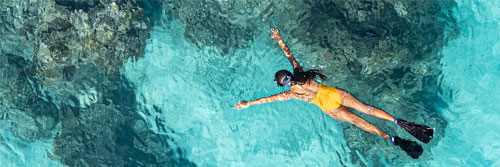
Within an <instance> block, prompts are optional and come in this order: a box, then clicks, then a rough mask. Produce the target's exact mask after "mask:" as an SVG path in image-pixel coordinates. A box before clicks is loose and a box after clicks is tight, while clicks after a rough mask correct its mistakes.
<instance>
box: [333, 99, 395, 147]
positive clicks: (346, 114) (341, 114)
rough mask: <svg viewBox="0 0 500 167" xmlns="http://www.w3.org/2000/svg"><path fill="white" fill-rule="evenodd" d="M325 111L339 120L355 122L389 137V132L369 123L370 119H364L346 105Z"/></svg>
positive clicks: (374, 132)
mask: <svg viewBox="0 0 500 167" xmlns="http://www.w3.org/2000/svg"><path fill="white" fill-rule="evenodd" d="M325 112H326V113H327V114H328V115H330V116H331V117H333V118H335V119H337V120H341V121H346V122H349V123H351V124H354V125H356V126H358V127H360V128H361V129H363V130H365V131H367V132H370V133H373V134H376V135H379V136H381V137H383V138H385V139H389V135H388V134H387V133H385V132H384V131H382V130H380V129H378V128H377V127H376V126H375V125H373V124H371V123H369V122H368V121H366V120H364V119H363V118H361V117H359V116H358V115H356V114H354V113H352V112H351V111H349V110H348V109H347V108H345V107H344V106H340V107H339V108H337V109H332V110H328V111H325Z"/></svg>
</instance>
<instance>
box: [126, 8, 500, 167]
mask: <svg viewBox="0 0 500 167" xmlns="http://www.w3.org/2000/svg"><path fill="white" fill-rule="evenodd" d="M457 5H458V6H457V7H456V8H455V9H454V11H453V14H454V16H455V17H456V19H457V22H458V24H459V26H460V36H459V37H458V38H456V39H454V40H452V41H450V42H449V44H448V45H447V46H445V48H443V50H442V51H441V52H440V54H441V55H442V57H443V58H442V69H443V71H442V76H441V77H442V81H441V87H442V91H441V92H439V93H440V96H441V97H442V98H443V99H445V101H446V103H447V104H446V105H447V106H448V107H446V105H443V104H441V103H436V104H435V105H436V106H435V107H436V108H439V109H440V110H438V112H439V114H441V115H442V116H443V117H444V118H445V119H446V120H447V121H448V122H449V125H448V126H447V128H446V129H445V134H436V135H444V136H442V137H443V138H442V139H441V140H440V141H439V143H438V144H437V146H435V147H432V148H431V150H430V151H431V152H432V155H431V156H432V157H433V158H431V161H428V162H425V163H424V164H427V165H431V166H500V160H498V158H497V157H500V151H499V150H500V149H499V147H500V142H498V140H496V139H498V138H500V136H499V132H498V130H497V127H499V123H498V121H497V120H498V119H499V118H500V113H499V111H498V108H499V106H498V101H499V100H500V95H498V92H500V91H499V90H498V89H499V87H498V86H497V85H496V82H498V81H499V79H500V78H499V77H498V76H499V75H498V74H499V72H500V57H499V54H500V53H499V52H500V41H499V39H500V33H499V30H500V29H499V28H500V26H499V23H500V22H499V19H500V10H499V8H500V4H499V3H498V2H495V1H481V2H476V1H458V2H457ZM171 24H172V25H171V27H172V28H170V29H168V30H167V29H164V28H157V29H155V30H154V31H153V32H152V38H151V40H150V41H148V43H147V44H148V46H147V50H146V54H145V58H144V59H140V60H138V61H129V62H128V63H127V64H126V65H125V67H124V69H123V72H124V73H125V74H126V77H127V78H130V79H131V80H133V82H134V84H136V85H138V90H139V91H138V92H139V93H138V95H137V99H138V101H139V102H140V103H141V104H140V106H141V107H142V111H141V113H142V114H143V116H144V118H145V119H147V120H148V121H147V122H148V126H149V127H150V128H151V129H154V130H155V131H156V132H157V133H166V134H168V135H171V136H174V138H175V139H176V141H177V143H175V145H176V146H177V147H179V148H182V149H183V150H185V155H184V156H185V157H186V158H187V159H189V160H192V161H193V162H194V163H196V164H198V165H200V166H214V165H216V166H235V165H237V166H239V165H252V166H278V165H285V166H339V165H342V164H343V165H348V164H351V162H350V159H351V158H350V157H349V154H348V153H349V152H351V150H350V149H349V147H347V146H346V142H348V141H345V139H344V138H343V133H342V129H340V128H339V126H338V122H337V121H335V120H333V119H331V118H330V117H328V116H326V115H325V114H323V113H322V112H321V111H320V110H319V109H317V108H315V107H313V106H312V105H311V104H308V103H304V102H301V101H297V100H292V101H289V102H278V103H273V104H264V105H258V106H252V107H249V108H247V109H244V110H234V109H232V108H231V106H232V105H234V104H235V103H237V102H238V101H239V100H252V99H256V98H259V97H263V96H268V95H271V94H275V93H279V92H281V91H284V90H285V89H282V88H278V87H276V85H275V84H274V82H272V80H273V73H274V71H277V70H279V69H283V68H285V69H289V70H290V65H289V63H288V61H287V60H286V59H285V58H284V57H283V56H282V52H281V50H280V49H279V47H278V46H277V45H276V44H275V43H274V41H272V40H271V39H270V36H269V35H268V34H267V32H268V31H267V30H266V29H262V31H261V32H262V33H261V34H258V35H256V36H255V39H254V41H253V42H252V43H251V44H250V47H249V48H246V49H240V50H235V51H234V53H233V54H231V55H229V56H221V53H219V52H218V51H217V49H216V48H212V47H210V46H202V49H201V51H196V49H194V48H192V45H190V44H188V43H187V42H186V41H185V40H184V38H183V36H182V35H179V34H181V32H182V25H180V23H175V22H174V23H171ZM263 27H266V26H263ZM293 49H294V48H293V47H292V51H293ZM296 57H297V59H298V61H300V62H302V64H303V65H304V66H305V67H306V68H312V67H313V65H314V66H316V67H318V66H320V64H307V63H305V62H307V57H305V56H302V55H298V56H296ZM155 106H156V109H155ZM158 110H161V111H158ZM155 111H156V112H155ZM158 120H161V121H158ZM165 127H168V128H167V129H165ZM387 147H392V146H390V145H387ZM358 155H359V154H358ZM383 157H384V156H381V160H380V161H382V162H386V163H387V164H386V165H388V166H391V165H396V164H392V163H391V162H390V161H388V160H385V159H384V158H383ZM362 162H363V163H365V165H370V161H369V160H362ZM418 164H419V163H417V164H415V163H411V162H409V164H407V165H418ZM358 165H360V164H358ZM420 165H423V164H420ZM348 166H350V165H348Z"/></svg>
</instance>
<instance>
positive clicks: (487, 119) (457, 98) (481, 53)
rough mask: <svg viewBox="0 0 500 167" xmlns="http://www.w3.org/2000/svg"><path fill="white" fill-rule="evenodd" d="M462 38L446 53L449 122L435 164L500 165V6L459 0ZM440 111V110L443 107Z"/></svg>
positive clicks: (445, 90) (456, 12) (444, 94)
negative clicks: (499, 82)
mask: <svg viewBox="0 0 500 167" xmlns="http://www.w3.org/2000/svg"><path fill="white" fill-rule="evenodd" d="M457 4H458V7H457V8H456V9H455V10H454V11H453V13H454V15H455V17H456V19H457V21H458V22H459V26H460V32H461V35H460V36H459V37H458V38H457V39H455V40H453V41H450V42H449V44H448V46H446V47H445V48H443V50H442V52H441V54H442V55H443V58H442V69H443V76H442V77H443V81H442V85H443V86H442V87H443V91H442V92H440V95H441V96H442V98H444V99H447V103H448V105H449V108H443V109H442V110H439V112H440V114H441V115H442V116H443V117H444V118H445V119H446V120H447V121H448V122H449V125H448V127H447V128H446V133H445V137H444V138H443V139H442V140H441V141H440V142H439V143H438V145H437V147H434V148H432V153H433V155H434V157H435V161H433V162H431V164H433V165H435V166H444V165H451V166H500V159H499V158H498V157H500V142H499V140H498V139H499V138H500V131H499V130H498V127H500V122H499V121H498V120H500V104H499V103H498V102H499V101H500V95H499V94H498V92H500V87H499V86H498V81H500V77H499V76H500V75H499V74H500V2H499V1H457ZM438 107H439V106H438Z"/></svg>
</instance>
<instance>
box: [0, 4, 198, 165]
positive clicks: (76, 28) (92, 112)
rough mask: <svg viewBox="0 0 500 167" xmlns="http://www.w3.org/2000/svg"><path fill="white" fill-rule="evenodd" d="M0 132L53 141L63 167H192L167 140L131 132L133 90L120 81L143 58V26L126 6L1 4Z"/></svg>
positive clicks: (135, 9)
mask: <svg viewBox="0 0 500 167" xmlns="http://www.w3.org/2000/svg"><path fill="white" fill-rule="evenodd" d="M0 5H1V9H0V11H1V13H2V14H0V23H1V24H0V30H1V31H0V38H1V40H0V44H1V46H0V47H1V48H0V49H1V50H0V51H1V52H0V54H1V55H0V76H1V77H3V79H2V80H0V87H1V88H2V89H1V90H0V109H1V111H0V112H1V113H0V115H1V116H0V127H1V128H4V129H9V130H10V131H11V132H13V134H14V135H15V136H17V137H20V138H21V139H23V140H27V141H34V140H38V139H48V138H52V137H54V136H55V138H54V150H53V153H54V154H53V155H52V154H51V153H50V151H49V152H47V154H49V157H50V158H52V159H54V160H59V161H61V162H62V163H63V164H64V165H68V166H167V165H177V166H194V164H192V163H191V162H189V161H187V160H185V159H184V158H183V155H182V150H181V149H178V148H175V146H172V145H170V144H169V143H175V141H173V140H172V139H170V138H169V137H168V136H166V135H159V134H156V133H154V132H153V131H151V130H149V129H147V128H144V127H146V126H143V128H141V126H134V125H136V124H134V122H140V121H143V120H142V118H141V117H140V116H139V115H138V114H137V113H136V109H135V107H136V105H137V104H136V103H135V94H134V92H133V91H134V88H133V86H132V85H129V84H128V81H126V80H124V79H123V78H122V77H120V73H119V69H120V68H121V67H122V64H123V63H124V62H125V61H126V60H128V59H136V58H140V57H142V56H143V52H144V47H145V40H146V39H147V38H149V30H148V26H147V25H146V24H149V23H148V22H145V21H147V19H146V18H145V17H144V15H143V10H142V8H141V7H139V6H138V4H137V3H136V2H135V1H133V0H89V1H83V0H75V1H66V0H50V1H46V0H31V1H6V2H4V1H2V2H0Z"/></svg>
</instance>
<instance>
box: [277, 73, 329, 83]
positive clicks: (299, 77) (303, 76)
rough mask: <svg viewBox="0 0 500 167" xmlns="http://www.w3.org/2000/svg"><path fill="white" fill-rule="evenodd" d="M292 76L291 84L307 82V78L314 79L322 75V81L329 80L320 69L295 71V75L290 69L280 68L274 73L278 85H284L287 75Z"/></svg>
mask: <svg viewBox="0 0 500 167" xmlns="http://www.w3.org/2000/svg"><path fill="white" fill-rule="evenodd" d="M287 76H289V77H291V84H292V85H293V84H299V85H302V84H305V83H306V82H307V80H309V79H311V78H312V79H314V78H316V77H317V76H319V77H320V79H321V80H322V81H325V80H327V77H326V76H325V75H323V74H321V73H320V72H319V70H318V69H312V70H308V71H305V72H295V73H294V74H293V75H292V73H291V72H290V71H288V70H279V71H277V72H276V73H275V74H274V81H275V82H276V84H278V86H284V84H283V83H282V82H283V80H284V78H285V77H287Z"/></svg>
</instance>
